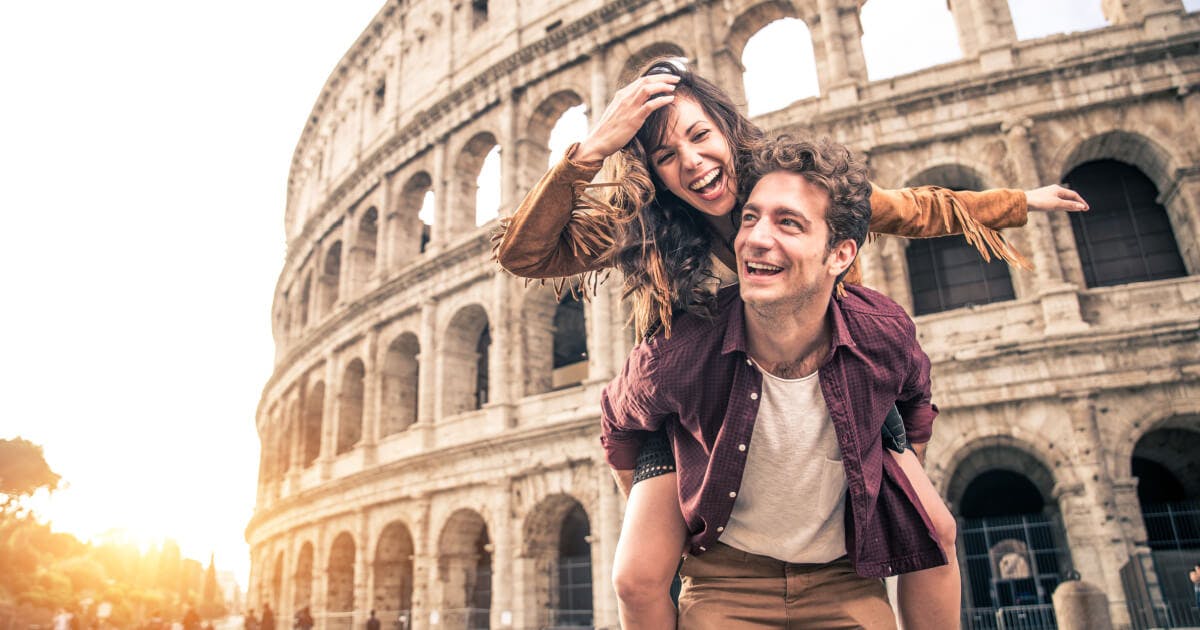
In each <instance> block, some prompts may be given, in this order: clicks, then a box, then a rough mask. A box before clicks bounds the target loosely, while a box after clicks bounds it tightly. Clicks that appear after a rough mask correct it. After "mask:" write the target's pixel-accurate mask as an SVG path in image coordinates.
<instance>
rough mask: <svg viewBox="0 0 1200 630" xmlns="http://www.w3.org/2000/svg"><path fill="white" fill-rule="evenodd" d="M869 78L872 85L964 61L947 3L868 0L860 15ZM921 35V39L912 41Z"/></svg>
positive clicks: (910, 0) (936, 1)
mask: <svg viewBox="0 0 1200 630" xmlns="http://www.w3.org/2000/svg"><path fill="white" fill-rule="evenodd" d="M859 20H860V21H861V22H862V28H863V35H862V49H863V57H864V58H865V60H866V63H867V77H868V78H869V79H870V80H872V81H877V80H879V79H886V78H889V77H895V76H899V75H902V74H908V73H910V72H916V71H918V70H923V69H925V68H929V67H932V66H936V65H939V64H943V63H947V62H950V61H954V60H956V59H961V58H962V48H961V47H960V46H959V43H958V31H957V29H956V27H955V24H954V15H953V14H952V13H950V8H949V6H948V5H947V3H946V0H869V1H868V2H866V3H865V4H863V7H862V11H861V12H860V13H859ZM913 33H920V34H921V35H920V37H913Z"/></svg>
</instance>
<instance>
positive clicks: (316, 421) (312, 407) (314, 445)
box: [300, 381, 325, 468]
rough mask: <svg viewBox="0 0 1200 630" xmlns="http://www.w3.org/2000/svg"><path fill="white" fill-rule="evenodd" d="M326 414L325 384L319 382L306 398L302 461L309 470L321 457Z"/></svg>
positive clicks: (302, 435)
mask: <svg viewBox="0 0 1200 630" xmlns="http://www.w3.org/2000/svg"><path fill="white" fill-rule="evenodd" d="M324 413H325V382H324V381H317V382H316V383H315V384H314V385H313V386H312V387H310V388H309V390H308V392H307V395H306V396H305V397H304V419H303V426H302V429H301V438H300V441H301V447H300V453H301V455H300V461H301V463H302V464H303V466H304V467H305V468H308V467H309V466H311V465H312V464H313V462H315V461H317V457H319V456H320V455H321V427H322V424H323V420H322V418H323V416H324Z"/></svg>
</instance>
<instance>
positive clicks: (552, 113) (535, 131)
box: [518, 89, 586, 190]
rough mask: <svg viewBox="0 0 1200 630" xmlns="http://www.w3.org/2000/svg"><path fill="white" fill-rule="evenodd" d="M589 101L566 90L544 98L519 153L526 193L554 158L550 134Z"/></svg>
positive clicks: (530, 118) (527, 128)
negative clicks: (564, 115) (571, 113)
mask: <svg viewBox="0 0 1200 630" xmlns="http://www.w3.org/2000/svg"><path fill="white" fill-rule="evenodd" d="M585 102H586V101H585V100H584V98H583V97H582V96H580V92H577V91H575V90H572V89H564V90H559V91H557V92H554V93H553V94H550V95H548V96H546V97H545V98H543V99H542V100H541V101H540V102H539V103H538V105H537V107H535V108H534V110H533V114H532V115H531V116H530V117H529V120H528V121H527V122H526V124H525V132H524V133H523V134H522V135H521V145H520V150H519V151H518V154H519V155H520V159H519V168H520V172H519V174H518V181H519V182H520V186H521V189H522V190H526V189H528V188H530V187H531V186H532V185H533V184H534V183H535V182H537V181H538V179H540V178H541V176H542V174H543V173H545V172H546V166H547V164H548V162H549V159H550V132H551V131H552V130H553V129H554V126H555V124H557V123H558V121H559V120H560V119H561V118H562V116H563V114H565V113H566V112H567V110H570V109H571V108H573V107H578V106H580V105H583V104H584V103H585Z"/></svg>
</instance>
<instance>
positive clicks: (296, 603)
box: [292, 542, 313, 614]
mask: <svg viewBox="0 0 1200 630" xmlns="http://www.w3.org/2000/svg"><path fill="white" fill-rule="evenodd" d="M295 575H296V577H295V582H294V588H293V592H292V609H293V610H296V611H300V610H303V609H305V608H308V609H309V614H312V608H311V607H312V581H313V546H312V543H307V542H306V543H304V545H303V546H301V547H300V555H299V557H297V558H296V573H295Z"/></svg>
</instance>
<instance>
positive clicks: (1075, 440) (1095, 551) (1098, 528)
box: [1055, 392, 1131, 625]
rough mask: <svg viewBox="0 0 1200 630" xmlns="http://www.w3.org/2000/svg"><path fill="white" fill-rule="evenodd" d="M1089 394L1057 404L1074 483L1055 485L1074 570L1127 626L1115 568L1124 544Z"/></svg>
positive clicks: (1120, 561) (1118, 567)
mask: <svg viewBox="0 0 1200 630" xmlns="http://www.w3.org/2000/svg"><path fill="white" fill-rule="evenodd" d="M1093 395H1094V394H1093V393H1092V392H1077V393H1072V394H1066V395H1064V396H1063V399H1062V408H1063V410H1064V411H1065V412H1066V414H1067V415H1068V417H1069V418H1068V419H1069V421H1070V426H1071V437H1072V439H1071V442H1070V445H1069V447H1068V448H1070V449H1071V458H1070V461H1071V462H1072V466H1071V468H1072V470H1071V472H1070V476H1072V477H1074V478H1075V479H1076V480H1077V482H1076V483H1075V484H1073V485H1070V486H1063V487H1060V488H1055V495H1056V498H1058V499H1059V505H1060V509H1061V511H1062V517H1063V527H1064V530H1065V531H1066V535H1067V541H1068V545H1069V546H1070V549H1071V558H1072V560H1073V563H1074V565H1075V570H1076V571H1077V572H1078V573H1079V574H1080V576H1082V577H1083V578H1084V579H1086V580H1089V581H1094V582H1095V583H1096V584H1097V585H1098V586H1099V587H1100V588H1101V589H1102V590H1103V591H1104V592H1105V593H1106V594H1107V595H1108V598H1109V603H1110V605H1109V608H1110V612H1111V614H1112V619H1113V621H1115V622H1116V623H1117V624H1118V625H1128V624H1129V611H1128V610H1127V609H1126V607H1125V590H1124V585H1123V584H1122V583H1121V573H1120V572H1121V567H1122V566H1124V565H1125V563H1126V562H1127V561H1128V560H1129V552H1130V542H1131V541H1129V540H1128V539H1126V538H1125V532H1124V531H1123V528H1122V527H1121V524H1120V520H1119V519H1118V516H1119V515H1118V513H1117V505H1116V498H1115V496H1114V492H1113V485H1112V478H1111V476H1110V474H1109V471H1108V466H1107V465H1106V451H1105V448H1104V442H1103V441H1102V439H1101V435H1100V428H1099V426H1098V425H1097V423H1096V408H1095V400H1094V399H1093Z"/></svg>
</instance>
